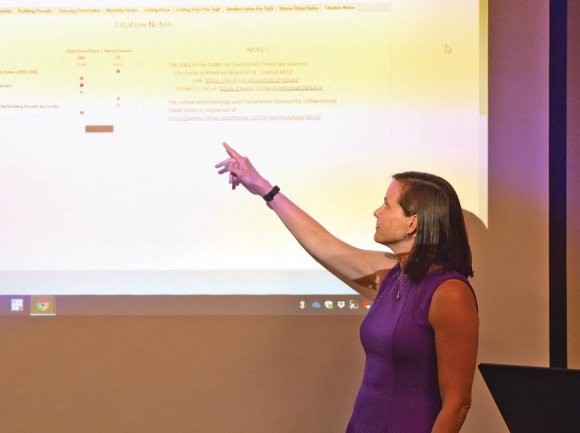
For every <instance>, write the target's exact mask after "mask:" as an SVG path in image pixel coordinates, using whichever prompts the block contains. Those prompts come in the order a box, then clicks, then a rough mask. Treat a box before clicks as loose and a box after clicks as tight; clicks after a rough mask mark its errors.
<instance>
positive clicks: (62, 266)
mask: <svg viewBox="0 0 580 433" xmlns="http://www.w3.org/2000/svg"><path fill="white" fill-rule="evenodd" d="M77 1H78V5H75V4H74V1H68V2H63V5H62V6H55V5H54V3H51V6H43V4H42V2H40V1H38V2H36V3H35V2H28V1H26V2H18V3H19V4H16V3H17V2H14V3H15V4H14V5H8V6H1V7H0V40H2V41H3V43H2V44H1V45H0V59H1V61H0V122H1V125H2V128H1V135H0V137H1V138H0V151H1V154H2V158H0V202H1V203H2V212H0V295H6V296H11V295H29V296H36V297H39V296H40V297H42V296H65V295H76V296H80V295H82V296H88V297H89V298H91V297H98V296H103V295H107V296H109V295H115V296H120V295H125V296H129V298H128V299H132V298H131V297H132V296H133V295H150V296H153V295H155V296H159V295H231V296H242V297H244V296H246V295H284V296H286V295H299V296H302V297H308V296H317V295H341V296H342V295H344V296H347V297H346V298H345V299H344V302H346V303H347V305H348V300H349V298H348V296H349V295H350V294H352V293H353V292H352V291H351V289H349V288H348V287H347V286H345V285H344V284H343V283H341V282H340V281H339V280H338V279H336V278H334V277H333V276H331V275H329V274H327V273H326V272H325V271H324V270H322V269H321V267H320V266H319V265H318V264H317V263H316V262H314V261H313V260H312V258H311V257H310V256H308V254H306V253H305V252H304V251H303V250H302V248H301V247H300V246H299V245H298V244H297V243H296V241H295V240H294V238H293V237H292V236H291V235H290V234H289V233H288V232H287V231H286V230H285V228H284V227H283V225H282V224H281V223H280V221H279V220H278V218H277V217H276V215H275V214H274V212H273V211H272V210H270V209H269V208H268V207H267V206H266V205H265V204H264V202H263V200H262V199H261V198H260V197H256V196H252V195H250V194H248V193H247V192H246V191H244V190H235V191H232V190H231V187H230V185H229V184H228V182H227V177H226V176H219V175H218V174H217V173H216V170H215V168H214V165H215V164H216V163H217V162H219V161H221V160H223V159H224V158H225V157H226V155H225V152H224V150H223V147H222V142H227V143H229V144H230V145H231V146H233V147H234V148H235V149H236V150H238V152H240V153H241V154H243V155H246V156H248V157H250V159H251V160H252V162H253V163H254V165H255V166H256V167H257V168H258V169H259V170H260V172H261V173H262V174H263V175H264V176H265V177H266V178H268V179H269V180H270V181H271V182H272V183H273V184H277V185H279V186H280V188H281V190H282V191H283V192H284V193H285V194H286V195H288V196H289V197H290V198H291V199H292V200H294V201H295V202H296V203H297V204H299V205H300V206H301V207H303V208H304V209H305V210H306V211H308V212H309V213H310V214H311V215H312V216H313V217H314V218H316V219H317V220H319V221H320V222H321V223H322V224H323V225H324V226H325V227H327V228H328V229H329V230H330V231H331V232H332V233H334V234H335V235H337V236H338V237H340V238H341V239H343V240H345V241H346V242H348V243H350V244H352V245H355V246H357V247H361V248H367V249H378V250H381V249H384V247H383V246H381V245H377V244H375V243H374V242H373V234H374V227H375V218H374V216H373V211H374V210H375V209H376V208H377V207H378V206H379V205H380V204H381V202H382V200H383V197H384V194H385V191H386V188H387V186H388V184H389V182H390V177H391V175H392V174H394V173H396V172H400V171H405V170H418V171H427V172H432V173H435V174H438V175H441V176H443V177H445V178H446V179H448V180H449V181H450V182H451V183H452V184H453V185H454V186H455V187H456V189H457V191H458V194H459V196H460V199H461V201H462V205H463V207H464V208H465V210H466V211H469V212H471V213H473V214H475V215H476V216H477V217H478V218H479V219H481V220H482V221H483V222H484V223H487V106H486V104H487V103H486V81H485V80H486V75H487V64H486V56H487V52H486V47H485V39H486V34H485V32H486V29H485V26H486V23H485V22H483V20H482V16H483V15H485V14H483V15H482V11H481V10H480V4H479V1H476V0H446V1H443V2H432V1H430V0H405V1H398V0H392V1H368V2H364V1H363V2H360V3H357V2H355V3H351V2H339V3H335V2H325V1H323V2H319V1H317V2H312V1H306V2H305V1H299V2H292V1H291V2H289V3H288V2H280V1H276V2H267V3H264V2H261V1H260V2H249V1H248V2H239V1H232V2H230V3H228V2H224V3H220V2H215V1H214V2H211V1H210V2H205V3H199V4H198V2H187V3H186V4H185V3H184V4H183V6H178V5H173V6H159V5H155V4H153V3H151V2H147V3H146V4H142V5H136V4H132V5H131V6H127V5H125V4H122V3H120V4H115V3H114V2H105V3H106V4H105V5H104V4H103V2H95V4H94V5H91V4H90V2H86V1H82V2H80V1H79V0H77ZM4 3H5V2H4ZM143 3H145V2H143ZM119 299H120V298H119ZM304 299H310V298H304ZM320 301H321V302H322V308H324V298H320ZM313 302H314V301H313Z"/></svg>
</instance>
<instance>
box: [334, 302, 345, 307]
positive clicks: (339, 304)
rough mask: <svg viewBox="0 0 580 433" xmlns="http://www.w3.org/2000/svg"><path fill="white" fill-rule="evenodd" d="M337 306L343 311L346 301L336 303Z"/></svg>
mask: <svg viewBox="0 0 580 433" xmlns="http://www.w3.org/2000/svg"><path fill="white" fill-rule="evenodd" d="M336 306H337V307H338V308H341V309H342V308H344V307H345V306H346V302H344V301H336Z"/></svg>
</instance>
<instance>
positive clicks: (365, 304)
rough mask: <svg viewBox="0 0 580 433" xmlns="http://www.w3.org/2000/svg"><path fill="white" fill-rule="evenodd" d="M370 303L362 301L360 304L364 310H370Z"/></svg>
mask: <svg viewBox="0 0 580 433" xmlns="http://www.w3.org/2000/svg"><path fill="white" fill-rule="evenodd" d="M371 305H372V303H371V302H370V301H363V303H362V306H363V308H364V309H365V310H370V308H371Z"/></svg>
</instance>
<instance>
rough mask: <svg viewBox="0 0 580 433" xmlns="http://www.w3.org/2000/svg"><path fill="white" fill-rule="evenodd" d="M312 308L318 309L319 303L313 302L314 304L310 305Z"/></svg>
mask: <svg viewBox="0 0 580 433" xmlns="http://www.w3.org/2000/svg"><path fill="white" fill-rule="evenodd" d="M312 308H320V302H318V301H314V302H313V303H312Z"/></svg>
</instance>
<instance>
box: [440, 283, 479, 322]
mask: <svg viewBox="0 0 580 433" xmlns="http://www.w3.org/2000/svg"><path fill="white" fill-rule="evenodd" d="M476 318H477V304H476V301H475V296H474V294H473V292H472V290H471V288H470V287H469V286H468V285H467V284H466V283H465V282H463V281H461V280H457V279H451V280H447V281H445V282H443V283H441V285H439V287H437V289H436V290H435V293H434V294H433V298H432V299H431V307H430V308H429V321H430V322H431V325H435V324H437V323H440V322H445V321H448V320H451V321H454V320H461V321H464V320H467V321H473V320H476Z"/></svg>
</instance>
